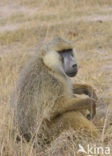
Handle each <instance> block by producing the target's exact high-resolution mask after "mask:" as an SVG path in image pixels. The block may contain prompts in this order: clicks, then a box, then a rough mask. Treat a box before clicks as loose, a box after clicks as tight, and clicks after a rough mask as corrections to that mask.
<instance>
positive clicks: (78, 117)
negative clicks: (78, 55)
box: [13, 38, 97, 141]
mask: <svg viewBox="0 0 112 156" xmlns="http://www.w3.org/2000/svg"><path fill="white" fill-rule="evenodd" d="M65 49H73V47H72V46H71V44H70V43H69V42H67V41H65V40H63V39H60V38H56V39H54V40H53V41H51V42H49V43H48V44H46V45H45V46H44V47H42V48H41V50H40V51H39V52H36V54H35V56H34V57H33V58H32V60H31V61H30V63H29V64H28V65H27V67H25V68H24V70H23V71H22V73H21V75H20V79H19V83H18V85H17V89H16V92H15V97H14V99H13V104H14V108H15V116H14V119H15V122H16V124H17V127H18V129H19V130H20V132H21V134H23V135H25V136H26V138H27V135H26V134H32V135H33V136H35V135H36V134H37V135H38V136H39V138H41V141H42V138H43V137H40V136H41V135H42V136H44V137H45V138H47V139H49V138H53V137H54V138H55V137H56V136H58V135H59V134H60V133H61V132H62V131H63V130H66V129H69V128H70V127H71V128H73V129H75V130H77V129H82V128H85V129H86V130H87V131H88V132H90V133H92V134H93V135H97V130H96V128H95V126H94V125H93V123H92V122H91V121H88V120H87V119H86V117H85V116H84V115H83V114H82V113H80V112H81V110H83V109H88V110H89V111H90V112H91V113H92V114H93V116H94V115H95V100H93V99H91V98H89V97H88V98H85V99H81V98H75V97H74V93H75V92H76V93H78V94H82V93H85V94H88V95H89V96H90V97H92V94H91V93H92V92H93V89H90V88H91V87H90V88H89V89H88V87H87V88H86V87H83V85H82V86H81V85H79V87H78V85H77V87H75V84H74V85H72V83H71V80H70V78H69V77H67V76H66V75H65V74H64V73H63V70H62V62H61V60H60V59H59V56H58V55H59V54H58V53H57V52H56V51H57V50H59V51H60V50H65ZM77 88H78V89H77ZM79 88H80V89H79ZM81 88H82V89H81ZM84 88H86V89H84ZM79 90H80V91H79ZM85 91H86V92H85ZM94 95H95V93H94ZM93 97H94V96H93ZM38 140H39V139H38ZM50 140H51V139H50Z"/></svg>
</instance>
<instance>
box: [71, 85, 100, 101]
mask: <svg viewBox="0 0 112 156" xmlns="http://www.w3.org/2000/svg"><path fill="white" fill-rule="evenodd" d="M73 93H74V94H86V95H88V96H89V97H91V98H94V99H95V100H97V96H96V93H95V90H94V88H92V87H91V86H89V85H86V84H73Z"/></svg>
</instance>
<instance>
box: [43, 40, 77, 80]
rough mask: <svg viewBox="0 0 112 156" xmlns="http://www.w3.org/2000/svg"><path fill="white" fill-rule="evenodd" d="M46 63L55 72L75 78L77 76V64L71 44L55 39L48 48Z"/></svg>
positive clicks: (45, 57)
mask: <svg viewBox="0 0 112 156" xmlns="http://www.w3.org/2000/svg"><path fill="white" fill-rule="evenodd" d="M44 63H45V64H46V65H47V66H48V67H49V68H50V69H52V70H55V72H58V73H61V74H64V75H67V76H69V77H74V76H75V75H76V74H77V71H78V68H77V62H76V59H75V54H74V50H73V47H72V45H71V43H69V42H68V41H66V40H63V39H61V38H54V39H53V40H52V41H51V42H49V43H48V44H47V46H46V54H45V56H44Z"/></svg>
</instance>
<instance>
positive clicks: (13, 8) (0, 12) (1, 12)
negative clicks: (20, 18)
mask: <svg viewBox="0 0 112 156" xmlns="http://www.w3.org/2000/svg"><path fill="white" fill-rule="evenodd" d="M36 11H38V8H34V9H31V8H28V7H23V6H19V5H17V4H12V5H5V6H0V18H7V17H9V16H11V15H13V14H17V13H23V14H30V15H31V14H32V13H34V12H36Z"/></svg>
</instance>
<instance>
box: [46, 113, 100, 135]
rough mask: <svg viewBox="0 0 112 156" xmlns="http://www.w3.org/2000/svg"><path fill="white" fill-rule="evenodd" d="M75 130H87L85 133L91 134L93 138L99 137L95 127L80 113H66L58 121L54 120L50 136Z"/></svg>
mask: <svg viewBox="0 0 112 156" xmlns="http://www.w3.org/2000/svg"><path fill="white" fill-rule="evenodd" d="M70 128H72V129H74V130H81V129H83V130H85V132H87V133H89V134H90V135H92V136H95V137H96V136H97V135H98V130H97V128H96V127H95V125H94V124H93V123H92V122H91V121H89V120H87V119H86V118H85V117H84V116H83V115H82V114H81V113H80V112H75V111H71V112H66V113H64V114H62V115H60V116H59V117H57V118H56V119H54V120H52V122H51V124H50V127H49V129H50V131H49V132H50V134H55V135H59V134H60V133H61V132H63V131H64V130H68V129H70Z"/></svg>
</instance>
